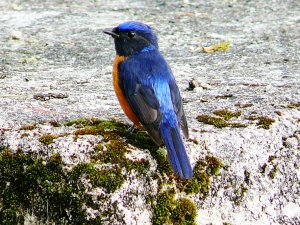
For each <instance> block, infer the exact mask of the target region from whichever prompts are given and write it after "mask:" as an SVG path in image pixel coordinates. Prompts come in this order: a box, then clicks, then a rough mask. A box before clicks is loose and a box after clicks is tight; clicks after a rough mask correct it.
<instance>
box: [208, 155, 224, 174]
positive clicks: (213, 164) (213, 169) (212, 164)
mask: <svg viewBox="0 0 300 225" xmlns="http://www.w3.org/2000/svg"><path fill="white" fill-rule="evenodd" d="M205 162H206V172H207V173H208V174H209V175H210V176H216V175H218V174H219V172H220V169H221V168H222V167H223V164H222V162H221V160H220V159H218V158H216V157H214V156H206V157H205Z"/></svg>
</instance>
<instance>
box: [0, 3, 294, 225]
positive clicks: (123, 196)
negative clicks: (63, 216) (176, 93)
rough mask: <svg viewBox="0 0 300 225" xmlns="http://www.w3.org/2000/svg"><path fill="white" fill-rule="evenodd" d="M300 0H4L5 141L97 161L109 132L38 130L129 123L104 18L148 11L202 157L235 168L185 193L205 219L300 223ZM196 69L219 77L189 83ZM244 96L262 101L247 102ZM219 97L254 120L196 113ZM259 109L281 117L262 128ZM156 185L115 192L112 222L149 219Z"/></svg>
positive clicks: (0, 126)
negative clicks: (202, 191) (216, 121)
mask: <svg viewBox="0 0 300 225" xmlns="http://www.w3.org/2000/svg"><path fill="white" fill-rule="evenodd" d="M299 11H300V2H299V1H298V0H291V1H272V2H271V1H264V0H257V1H218V0H214V1H202V2H200V1H199V2H197V1H196V2H194V1H166V2H163V1H146V2H142V1H133V0H132V1H121V2H120V1H114V0H112V1H109V2H105V3H104V2H103V1H75V2H70V1H35V2H33V1H20V2H19V3H14V4H11V3H10V1H2V2H0V21H1V23H0V57H1V58H0V151H1V150H3V149H4V148H5V147H7V146H9V147H10V148H11V149H13V150H17V149H18V148H22V149H24V150H25V151H26V152H36V153H40V154H41V155H43V154H50V153H51V152H53V153H55V152H57V151H58V150H62V152H61V154H62V158H63V160H64V161H65V163H66V164H67V165H68V166H72V165H76V164H77V163H79V162H85V161H89V158H88V157H87V154H88V153H89V152H90V151H93V148H92V147H93V146H92V144H91V143H95V142H97V141H99V140H101V138H102V137H93V136H89V137H84V138H83V139H79V140H78V141H77V142H76V143H75V142H73V139H72V138H71V137H70V138H69V137H67V138H58V139H56V140H55V142H54V143H53V144H52V145H51V146H50V150H51V151H50V153H49V152H48V153H45V152H44V151H49V149H48V150H46V149H45V148H44V146H43V145H42V144H41V143H40V142H39V141H38V138H39V137H40V136H41V135H42V134H44V133H48V132H54V133H55V132H62V133H63V132H66V131H65V130H63V129H65V128H61V129H62V130H59V129H58V130H57V129H56V128H53V126H50V125H48V126H44V125H42V121H53V120H55V121H65V120H68V119H73V118H81V117H87V118H91V117H97V118H101V119H109V118H117V119H118V120H121V121H125V122H128V123H129V121H128V120H127V119H126V118H125V116H124V114H123V113H122V112H121V108H120V106H119V105H118V102H117V99H116V97H115V95H114V92H113V87H112V76H111V69H112V61H113V57H114V49H113V42H112V40H111V39H109V38H108V37H106V36H105V35H103V34H102V32H101V30H102V29H103V28H107V27H113V26H115V25H117V24H118V23H120V22H122V21H126V20H138V21H143V22H146V23H148V24H149V25H151V26H152V27H153V28H155V29H156V31H157V34H158V37H159V44H160V49H161V51H162V52H163V54H164V55H165V57H166V58H167V60H168V62H169V63H170V66H171V68H172V69H173V72H174V75H175V77H176V80H177V82H178V85H179V87H180V89H181V93H182V95H183V97H184V99H185V105H184V108H185V111H186V114H187V117H188V121H189V127H190V130H191V136H192V139H194V140H198V144H195V143H194V142H192V141H189V142H187V143H186V144H187V149H188V154H189V155H190V158H191V162H192V164H193V165H195V163H196V161H197V160H198V159H202V158H204V157H205V155H207V154H212V155H214V156H217V157H218V158H220V159H221V160H222V161H223V163H224V164H225V165H226V168H227V169H226V170H225V169H223V170H222V171H221V172H220V174H219V175H218V176H216V177H214V179H213V180H212V183H211V190H210V192H209V196H208V197H207V198H206V199H205V200H202V199H199V196H198V195H190V196H187V197H188V198H190V199H192V200H193V201H194V202H195V203H196V205H197V210H198V217H197V224H224V223H230V224H260V225H261V224H299V223H300V207H299V205H300V197H299V192H300V187H299V179H300V170H299V168H300V165H299V158H300V151H299V148H300V146H299V131H300V124H299V120H300V108H299V106H298V107H297V106H296V105H297V104H294V106H295V107H289V105H290V104H291V103H299V102H300V78H299V77H300V74H299V71H300V58H299V55H300V54H299V49H300V36H299V33H300V26H299V21H300V17H299ZM14 31H18V34H17V35H16V34H13V33H12V32H14ZM20 34H22V35H20ZM224 40H225V41H230V42H231V43H232V46H231V48H230V49H229V50H228V51H225V52H223V51H217V52H214V53H202V52H200V51H198V50H197V49H200V48H201V46H210V45H213V44H216V43H219V42H221V41H224ZM1 68H9V70H6V69H1ZM7 71H9V72H7ZM192 78H196V79H197V78H198V79H200V80H201V81H204V82H205V83H204V84H205V85H206V86H207V85H208V84H209V86H207V88H205V87H203V90H202V89H201V91H189V90H187V88H188V82H189V81H190V80H191V79H192ZM200 86H201V85H200ZM202 86H203V85H202ZM208 87H209V88H208ZM36 93H64V94H65V95H66V96H68V98H62V99H55V98H49V99H48V101H39V100H36V99H34V98H33V96H34V95H35V94H36ZM201 99H202V100H203V99H205V101H201ZM241 102H242V103H247V104H250V103H251V104H252V105H248V106H247V107H240V106H239V105H238V103H241ZM217 109H229V110H232V111H238V110H239V111H241V116H240V117H238V118H234V119H232V120H233V121H234V122H239V123H245V124H247V125H248V127H246V128H232V127H226V128H223V129H219V128H216V127H213V126H212V125H206V124H203V123H200V122H198V121H197V119H196V117H197V116H198V115H200V114H207V115H212V114H211V113H212V112H213V111H214V110H217ZM278 112H280V113H278ZM251 115H252V116H253V115H257V116H267V117H270V118H272V119H274V120H275V122H274V123H273V124H272V125H271V126H270V129H263V128H261V127H260V126H259V125H257V120H249V119H247V118H249V116H251ZM29 123H37V124H40V123H41V125H39V127H38V128H37V129H36V130H34V132H35V133H36V134H35V135H34V134H32V135H31V136H29V137H28V138H26V139H24V140H23V139H22V137H21V134H20V132H19V131H18V129H19V128H20V126H21V125H24V124H29ZM70 132H71V131H70ZM136 151H138V152H140V150H136ZM42 153H43V154H42ZM140 154H145V157H150V155H149V154H148V153H147V152H142V153H140ZM132 157H134V155H133V156H132ZM150 158H151V157H150ZM151 160H152V161H151V165H152V167H151V168H152V169H151V170H155V161H154V160H153V159H151ZM91 192H93V193H94V194H95V195H97V194H99V193H100V191H99V190H91ZM155 192H157V184H151V185H150V186H149V183H147V181H146V180H143V179H140V178H136V177H134V176H133V177H131V178H130V180H128V181H126V182H125V184H124V185H123V186H122V187H121V188H120V190H118V191H117V192H116V193H114V194H113V195H112V196H110V199H111V200H110V201H111V202H114V204H115V205H116V208H115V217H113V218H111V220H110V221H106V222H107V224H111V223H120V224H121V223H124V224H149V223H151V218H152V213H153V212H152V211H151V209H150V208H149V206H147V207H145V204H146V203H145V201H144V196H145V195H147V194H149V193H155ZM97 215H99V212H98V211H97V210H94V209H88V210H87V217H88V218H94V217H95V216H97ZM34 218H35V217H34V215H32V216H27V217H26V220H27V221H32V220H33V219H34ZM125 221H126V222H125Z"/></svg>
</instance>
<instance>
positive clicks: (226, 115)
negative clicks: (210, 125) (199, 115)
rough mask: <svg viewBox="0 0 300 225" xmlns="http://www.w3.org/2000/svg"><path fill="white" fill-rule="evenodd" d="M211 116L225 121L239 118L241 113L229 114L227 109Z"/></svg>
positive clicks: (217, 111) (215, 112)
mask: <svg viewBox="0 0 300 225" xmlns="http://www.w3.org/2000/svg"><path fill="white" fill-rule="evenodd" d="M213 114H215V115H217V116H220V117H223V118H224V119H225V120H226V121H228V120H230V119H231V118H233V117H239V116H241V112H240V111H238V112H231V111H229V110H227V109H220V110H216V111H214V112H213Z"/></svg>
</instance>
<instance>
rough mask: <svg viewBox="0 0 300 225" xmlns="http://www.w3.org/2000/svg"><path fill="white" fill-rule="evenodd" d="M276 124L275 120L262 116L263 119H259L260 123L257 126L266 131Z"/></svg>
mask: <svg viewBox="0 0 300 225" xmlns="http://www.w3.org/2000/svg"><path fill="white" fill-rule="evenodd" d="M274 122H275V120H273V119H271V118H268V117H264V116H261V117H258V122H257V124H256V125H257V126H259V127H262V128H264V129H270V126H271V125H272V123H274Z"/></svg>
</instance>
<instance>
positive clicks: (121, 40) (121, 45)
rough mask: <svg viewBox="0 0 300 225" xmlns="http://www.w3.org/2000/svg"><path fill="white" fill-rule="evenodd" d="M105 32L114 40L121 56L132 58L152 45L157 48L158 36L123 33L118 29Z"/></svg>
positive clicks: (131, 31)
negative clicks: (131, 56)
mask: <svg viewBox="0 0 300 225" xmlns="http://www.w3.org/2000/svg"><path fill="white" fill-rule="evenodd" d="M103 32H104V33H106V34H109V35H111V36H112V37H113V38H114V40H115V48H116V52H117V54H118V55H121V56H130V55H132V54H134V53H136V52H139V51H141V50H142V49H144V48H146V47H148V46H150V45H153V46H155V47H157V40H156V36H155V35H154V34H152V33H144V32H139V31H134V30H128V31H121V30H119V29H118V28H114V29H112V30H104V31H103Z"/></svg>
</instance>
